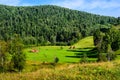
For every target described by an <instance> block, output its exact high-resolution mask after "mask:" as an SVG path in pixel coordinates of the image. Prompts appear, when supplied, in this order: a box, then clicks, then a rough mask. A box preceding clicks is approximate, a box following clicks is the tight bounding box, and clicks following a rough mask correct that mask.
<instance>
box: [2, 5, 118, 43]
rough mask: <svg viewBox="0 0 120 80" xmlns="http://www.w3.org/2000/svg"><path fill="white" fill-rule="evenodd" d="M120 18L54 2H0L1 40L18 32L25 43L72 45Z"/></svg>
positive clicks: (9, 37)
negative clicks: (64, 6) (37, 4)
mask: <svg viewBox="0 0 120 80" xmlns="http://www.w3.org/2000/svg"><path fill="white" fill-rule="evenodd" d="M119 22H120V19H119V18H115V17H109V16H100V15H96V14H91V13H87V12H82V11H77V10H71V9H68V8H63V7H58V6H53V5H43V6H28V7H22V6H21V7H18V6H16V7H15V6H5V5H0V40H4V41H9V40H11V39H12V38H13V36H14V35H15V34H18V35H19V36H20V38H21V39H22V41H23V43H24V44H25V45H31V44H36V45H49V44H51V45H71V44H73V43H75V42H77V41H78V40H80V39H82V38H83V37H86V36H90V35H93V33H94V30H95V29H97V28H110V27H111V26H112V25H117V24H118V23H119Z"/></svg>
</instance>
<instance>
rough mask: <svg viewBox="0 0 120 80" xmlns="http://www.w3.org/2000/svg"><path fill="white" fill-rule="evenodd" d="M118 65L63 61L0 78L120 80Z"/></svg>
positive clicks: (2, 79) (1, 75) (119, 62)
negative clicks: (55, 64) (63, 62)
mask: <svg viewBox="0 0 120 80" xmlns="http://www.w3.org/2000/svg"><path fill="white" fill-rule="evenodd" d="M42 65H43V64H41V66H42ZM119 65H120V61H112V62H101V63H84V64H80V63H76V64H68V63H65V64H61V65H59V64H58V65H57V66H56V67H54V66H53V67H47V68H46V67H44V68H41V67H40V65H39V70H37V71H33V72H27V73H26V72H19V73H1V74H0V80H120V67H119ZM48 66H50V65H48Z"/></svg>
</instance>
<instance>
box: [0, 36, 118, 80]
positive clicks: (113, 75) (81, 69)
mask: <svg viewBox="0 0 120 80" xmlns="http://www.w3.org/2000/svg"><path fill="white" fill-rule="evenodd" d="M73 46H75V49H69V48H70V46H38V47H32V48H27V49H25V50H24V52H25V53H26V54H27V62H26V63H27V64H26V67H25V69H24V70H23V72H12V73H9V72H6V73H0V80H120V60H118V59H119V56H118V57H117V60H115V61H112V62H99V63H97V62H92V63H74V62H79V61H80V59H81V56H82V54H87V56H88V57H89V58H88V59H89V60H92V61H95V60H96V58H95V57H96V54H95V52H94V51H93V48H94V46H93V37H92V36H90V37H87V38H84V39H82V40H80V41H79V42H78V43H76V44H74V45H73ZM31 50H37V52H35V53H34V52H31ZM119 52H120V50H118V51H116V54H118V55H119V54H120V53H119ZM55 57H59V59H60V62H59V63H58V64H56V65H53V64H51V63H45V64H43V63H42V62H44V61H45V62H53V61H54V58H55Z"/></svg>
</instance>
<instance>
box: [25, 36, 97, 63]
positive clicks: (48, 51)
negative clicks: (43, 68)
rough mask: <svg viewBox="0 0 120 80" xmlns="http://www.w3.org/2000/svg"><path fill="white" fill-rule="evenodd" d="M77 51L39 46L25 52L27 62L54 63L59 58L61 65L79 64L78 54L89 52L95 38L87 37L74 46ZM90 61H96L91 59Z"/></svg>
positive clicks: (65, 47)
mask: <svg viewBox="0 0 120 80" xmlns="http://www.w3.org/2000/svg"><path fill="white" fill-rule="evenodd" d="M73 46H75V49H69V48H70V46H38V47H31V48H27V49H25V50H24V53H26V55H27V61H39V62H54V58H55V57H58V58H59V63H66V62H67V63H69V62H79V61H80V56H79V55H76V54H80V55H81V54H83V53H86V52H89V50H91V49H92V48H93V47H94V46H93V36H90V37H86V38H84V39H82V40H80V41H79V42H78V43H76V44H74V45H73ZM33 49H35V50H38V52H35V53H33V52H30V51H31V50H33ZM89 60H96V59H95V58H89Z"/></svg>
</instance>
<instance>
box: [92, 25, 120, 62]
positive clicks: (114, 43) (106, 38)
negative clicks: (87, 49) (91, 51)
mask: <svg viewBox="0 0 120 80" xmlns="http://www.w3.org/2000/svg"><path fill="white" fill-rule="evenodd" d="M94 45H95V46H96V49H97V52H98V61H111V60H114V59H115V58H116V55H117V54H116V53H115V51H117V50H119V49H120V30H118V29H116V28H115V27H111V28H99V29H96V31H95V32H94Z"/></svg>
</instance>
